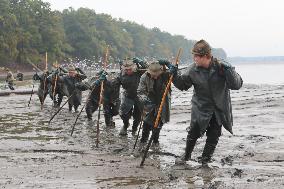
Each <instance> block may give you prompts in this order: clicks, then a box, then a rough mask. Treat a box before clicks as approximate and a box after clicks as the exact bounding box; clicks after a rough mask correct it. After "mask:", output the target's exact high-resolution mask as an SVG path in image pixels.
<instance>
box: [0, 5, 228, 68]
mask: <svg viewBox="0 0 284 189" xmlns="http://www.w3.org/2000/svg"><path fill="white" fill-rule="evenodd" d="M194 43H195V41H194V40H188V39H186V38H185V37H184V36H181V35H171V34H170V33H168V32H164V31H161V30H160V29H159V28H151V29H150V28H147V27H145V26H143V25H139V24H137V23H135V22H131V21H126V20H123V19H116V18H112V17H111V16H110V15H107V14H97V13H96V12H95V11H94V10H91V9H88V8H79V9H77V10H75V9H73V8H68V9H65V10H63V11H62V12H60V11H56V10H55V11H54V10H51V8H50V4H49V3H46V2H43V1H41V0H0V65H2V66H3V65H9V64H17V65H24V64H27V63H29V62H32V63H42V62H44V59H45V52H48V59H49V62H54V61H58V62H62V61H64V60H66V59H70V58H77V59H92V60H94V61H99V60H100V59H101V56H103V54H104V52H105V49H106V46H109V48H110V52H111V56H112V57H113V60H116V59H123V58H126V57H133V56H138V57H156V58H172V57H174V56H175V54H176V53H177V50H178V49H179V48H182V49H183V54H182V56H181V60H182V61H187V60H188V59H191V58H192V56H191V54H190V50H191V49H192V47H193V44H194ZM213 53H214V54H216V55H217V56H219V57H224V58H225V57H226V53H225V52H224V50H223V49H213Z"/></svg>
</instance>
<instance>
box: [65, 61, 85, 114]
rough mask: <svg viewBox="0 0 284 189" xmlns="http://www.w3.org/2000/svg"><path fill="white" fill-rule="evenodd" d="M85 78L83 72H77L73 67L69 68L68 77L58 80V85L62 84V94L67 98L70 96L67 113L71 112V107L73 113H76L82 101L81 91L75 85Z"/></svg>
mask: <svg viewBox="0 0 284 189" xmlns="http://www.w3.org/2000/svg"><path fill="white" fill-rule="evenodd" d="M86 78H87V76H86V75H85V74H84V72H83V71H82V70H81V71H78V69H76V68H75V67H74V66H70V67H69V69H68V75H66V76H63V77H62V78H60V83H63V93H64V94H65V95H67V96H68V97H70V96H71V95H72V97H71V98H70V99H69V101H68V105H69V111H72V108H73V107H74V110H75V112H77V111H78V107H79V105H80V104H81V101H82V91H81V90H79V89H78V88H77V87H76V84H77V83H80V82H82V80H83V79H86Z"/></svg>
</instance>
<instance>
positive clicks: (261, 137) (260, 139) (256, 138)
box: [246, 135, 274, 143]
mask: <svg viewBox="0 0 284 189" xmlns="http://www.w3.org/2000/svg"><path fill="white" fill-rule="evenodd" d="M273 138H274V137H272V136H264V135H250V136H248V137H246V139H247V140H254V141H253V142H252V143H259V142H264V141H266V140H271V139H273Z"/></svg>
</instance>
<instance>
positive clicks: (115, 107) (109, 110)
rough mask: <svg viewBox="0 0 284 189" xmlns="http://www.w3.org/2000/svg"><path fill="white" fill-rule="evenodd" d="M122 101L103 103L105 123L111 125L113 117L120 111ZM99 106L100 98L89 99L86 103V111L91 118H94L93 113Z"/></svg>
mask: <svg viewBox="0 0 284 189" xmlns="http://www.w3.org/2000/svg"><path fill="white" fill-rule="evenodd" d="M119 107H120V102H114V103H112V102H111V103H105V104H104V105H103V110H104V116H105V123H106V125H109V124H110V122H111V121H112V117H113V116H116V115H118V113H119ZM98 108H99V103H98V100H95V99H92V100H89V101H88V102H87V104H86V113H87V117H88V119H89V120H92V117H93V116H92V115H93V113H94V112H95V111H96V110H97V109H98Z"/></svg>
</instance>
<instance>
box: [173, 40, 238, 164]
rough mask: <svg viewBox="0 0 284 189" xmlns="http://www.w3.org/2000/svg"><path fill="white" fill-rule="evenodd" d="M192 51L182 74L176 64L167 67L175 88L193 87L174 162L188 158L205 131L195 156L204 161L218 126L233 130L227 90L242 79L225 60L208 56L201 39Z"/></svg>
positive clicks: (210, 152)
mask: <svg viewBox="0 0 284 189" xmlns="http://www.w3.org/2000/svg"><path fill="white" fill-rule="evenodd" d="M192 54H193V60H194V62H195V63H194V64H192V65H190V66H189V67H188V69H187V71H186V72H185V73H184V74H182V75H181V74H178V73H177V68H176V67H175V69H171V72H172V74H174V79H173V83H174V85H175V86H176V87H177V88H178V89H180V90H188V89H189V88H190V87H191V86H193V87H194V93H193V96H192V100H191V102H192V109H191V123H190V129H189V131H188V134H187V140H186V148H185V153H184V154H183V155H182V156H181V157H180V158H178V159H177V160H176V163H178V164H182V163H185V161H188V160H189V159H190V158H191V153H192V151H193V148H194V146H195V143H196V141H197V139H198V138H200V137H201V136H203V135H204V134H205V133H206V136H207V139H206V144H205V147H204V149H203V153H202V156H201V157H200V158H199V161H200V162H201V163H202V164H203V165H206V164H207V163H208V162H210V161H211V157H212V155H213V153H214V151H215V148H216V146H217V144H218V140H219V137H220V136H221V128H222V126H223V127H224V128H225V129H226V130H228V131H229V132H230V133H232V134H233V131H232V126H233V115H232V105H231V97H230V90H239V89H240V88H241V87H242V84H243V81H242V78H241V76H240V75H239V74H238V73H237V72H236V71H235V69H234V67H232V66H231V65H230V64H229V63H228V62H225V61H222V60H217V59H216V58H213V57H212V54H211V47H210V45H209V44H208V43H207V42H206V41H205V40H200V41H198V42H197V43H196V44H195V45H194V47H193V49H192ZM172 67H174V66H172Z"/></svg>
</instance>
